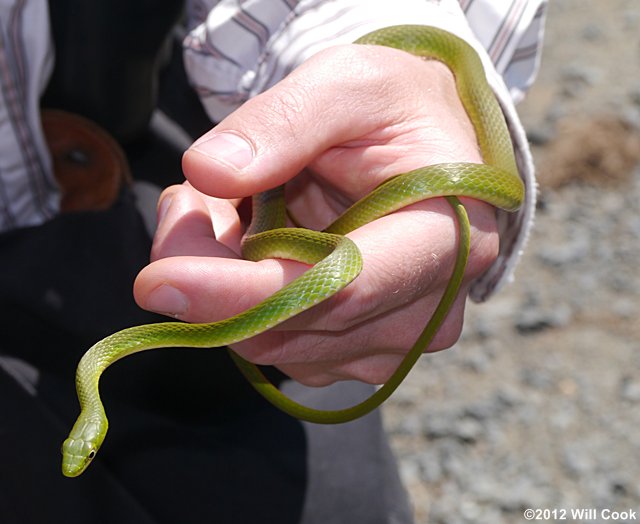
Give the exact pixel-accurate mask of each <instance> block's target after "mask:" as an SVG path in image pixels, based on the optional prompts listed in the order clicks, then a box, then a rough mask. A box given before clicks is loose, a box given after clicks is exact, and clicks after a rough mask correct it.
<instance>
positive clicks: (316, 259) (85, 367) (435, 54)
mask: <svg viewBox="0 0 640 524" xmlns="http://www.w3.org/2000/svg"><path fill="white" fill-rule="evenodd" d="M357 43H360V44H372V45H384V46H388V47H395V48H398V49H402V50H405V51H408V52H410V53H413V54H415V55H418V56H422V57H425V58H433V59H437V60H440V61H442V62H444V63H445V64H446V65H448V66H449V68H450V69H451V70H452V71H453V73H454V75H455V77H456V85H457V89H458V94H459V96H460V99H461V100H462V103H463V105H464V107H465V109H466V111H467V113H468V115H469V118H470V120H471V122H472V124H473V126H474V129H475V132H476V136H477V138H478V144H479V147H480V150H481V152H482V156H483V159H484V161H485V164H463V163H452V164H438V165H435V166H428V167H424V168H421V169H417V170H414V171H411V172H409V173H405V174H402V175H398V176H396V177H394V178H392V179H390V180H388V181H386V182H385V183H383V184H381V185H380V186H379V187H378V188H377V189H375V190H374V191H373V192H372V193H371V194H370V195H368V196H367V197H365V198H364V199H362V200H360V201H359V202H356V203H355V204H354V205H353V206H352V207H351V208H349V209H348V210H347V211H346V212H345V213H344V214H343V215H342V216H340V217H339V218H338V219H337V220H336V221H335V222H334V223H333V224H332V225H331V226H329V227H328V228H327V230H326V231H325V232H317V231H309V230H306V229H301V228H285V221H286V209H285V204H284V198H283V190H282V188H277V189H274V190H271V191H267V192H265V193H261V194H259V195H256V196H255V197H254V199H253V200H254V219H253V222H252V224H251V226H250V227H249V230H248V231H247V234H246V235H245V238H244V240H243V255H244V256H245V258H248V259H250V260H260V259H263V258H270V257H280V258H290V259H293V260H298V261H301V262H306V263H308V264H314V266H313V267H312V268H311V269H309V270H308V271H307V272H306V273H305V274H304V275H302V276H301V277H299V278H298V279H296V280H294V281H293V282H291V283H290V284H288V285H287V286H285V287H284V288H282V289H281V290H280V291H278V292H277V293H275V294H274V295H272V296H271V297H269V298H268V299H266V300H264V301H263V302H261V303H260V304H258V305H256V306H254V307H252V308H251V309H249V310H247V311H244V312H243V313H240V314H239V315H236V316H234V317H231V318H228V319H226V320H222V321H220V322H215V323H211V324H186V323H181V322H166V323H160V324H151V325H143V326H137V327H132V328H128V329H124V330H122V331H119V332H117V333H115V334H113V335H111V336H109V337H107V338H105V339H103V340H101V341H100V342H98V343H97V344H95V345H94V346H93V347H91V348H90V349H89V351H87V353H85V355H84V356H83V357H82V359H81V361H80V363H79V365H78V369H77V373H76V387H77V391H78V399H79V401H80V407H81V412H80V416H79V417H78V420H77V421H76V423H75V424H74V426H73V428H72V430H71V433H70V435H69V437H68V438H67V439H66V440H65V441H64V443H63V447H62V453H63V462H62V472H63V474H64V475H66V476H69V477H74V476H77V475H79V474H80V473H82V472H83V471H84V470H85V468H86V467H87V466H88V464H89V463H90V462H91V460H92V459H93V457H94V456H95V454H96V453H97V451H98V449H99V447H100V445H101V444H102V442H103V440H104V438H105V435H106V432H107V427H108V422H107V418H106V415H105V412H104V408H103V405H102V402H101V400H100V394H99V390H98V382H99V379H100V376H101V374H102V372H103V371H104V370H105V369H106V368H107V367H108V366H110V365H111V364H112V363H114V362H115V361H117V360H119V359H121V358H123V357H125V356H128V355H131V354H133V353H138V352H140V351H145V350H148V349H154V348H161V347H200V348H211V347H220V346H227V345H229V344H234V343H237V342H240V341H242V340H245V339H248V338H250V337H253V336H255V335H257V334H259V333H262V332H264V331H266V330H268V329H270V328H272V327H274V326H276V325H277V324H279V323H281V322H283V321H285V320H287V319H288V318H291V317H292V316H294V315H297V314H298V313H300V312H302V311H305V310H307V309H309V308H311V307H313V306H315V305H316V304H318V303H319V302H321V301H323V300H326V299H327V298H329V297H331V296H333V295H334V294H336V293H337V292H338V291H340V290H341V289H343V288H344V287H345V286H346V285H348V284H349V283H350V282H351V281H352V280H353V279H354V278H356V277H357V275H358V274H359V272H360V270H361V267H362V259H361V256H360V252H359V251H358V248H357V247H356V246H355V244H354V243H353V242H352V241H351V240H349V239H348V238H347V237H345V236H344V235H345V234H346V233H348V232H350V231H353V230H354V229H356V228H358V227H360V226H362V225H363V224H366V223H368V222H370V221H372V220H375V219H376V218H379V217H381V216H383V215H386V214H388V213H391V212H393V211H395V210H397V209H399V208H401V207H404V206H407V205H409V204H411V203H414V202H417V201H420V200H424V199H427V198H433V197H447V200H448V201H449V203H450V205H451V206H452V208H453V209H454V211H455V214H456V218H457V221H458V225H459V242H458V243H459V246H458V255H457V259H456V262H455V265H454V268H453V271H452V275H451V279H450V281H449V283H448V285H447V288H446V289H445V292H444V294H443V296H442V298H441V300H440V303H439V305H438V307H437V308H436V311H435V313H434V315H433V316H432V318H431V319H430V321H429V323H428V324H427V326H426V327H425V329H424V331H423V332H422V334H421V335H420V337H419V339H418V340H417V341H416V343H415V344H414V346H413V348H412V349H411V351H410V352H409V353H408V354H407V355H406V357H405V358H404V360H403V361H402V363H401V365H400V367H399V368H398V370H397V371H396V372H395V373H394V375H393V376H392V377H391V379H390V380H389V381H388V382H387V383H386V384H385V385H384V386H382V387H381V388H380V389H379V390H377V391H376V393H374V394H373V395H372V396H371V397H369V398H368V399H366V400H365V401H363V402H361V403H360V404H357V405H356V406H353V407H350V408H346V409H339V410H335V411H324V410H316V409H312V408H308V407H306V406H302V405H300V404H298V403H296V402H294V401H293V400H291V399H289V398H288V397H286V396H285V395H283V394H282V393H281V392H280V391H279V390H278V389H277V388H276V387H275V386H273V385H272V384H271V383H270V382H269V381H268V380H267V379H266V378H265V377H264V375H263V374H262V373H261V372H260V370H259V369H258V368H257V367H256V366H255V365H253V364H251V363H250V362H247V361H246V360H244V359H242V358H241V357H240V356H239V355H237V354H235V353H234V352H233V351H231V350H230V351H229V353H230V355H231V357H232V358H233V360H234V361H235V362H236V364H237V365H238V367H239V368H240V370H241V371H242V373H243V374H244V375H245V376H246V377H247V379H248V380H249V381H250V382H251V384H252V385H253V386H254V387H255V388H256V389H257V390H258V391H259V392H260V393H261V394H262V395H263V396H264V397H265V398H266V399H267V400H269V401H270V402H272V403H273V404H274V405H276V406H277V407H279V408H280V409H282V410H284V411H285V412H287V413H289V414H291V415H293V416H295V417H298V418H300V419H304V420H308V421H311V422H319V423H338V422H345V421H348V420H352V419H354V418H357V417H360V416H362V415H364V414H366V413H368V412H370V411H371V410H373V409H375V408H376V407H377V406H379V405H380V404H381V403H382V402H383V401H384V400H385V399H386V398H388V396H389V395H391V393H392V392H393V391H394V390H395V389H396V388H397V386H398V385H399V384H400V383H401V382H402V380H403V379H404V377H405V376H406V375H407V373H408V372H409V371H410V369H411V367H412V366H413V365H414V364H415V362H416V361H417V359H418V358H419V356H420V355H421V354H422V352H423V351H424V350H425V349H426V348H427V346H428V345H429V344H430V342H431V340H432V339H433V337H434V336H435V334H436V332H437V330H438V329H439V327H440V325H441V324H442V322H443V321H444V318H445V317H446V315H447V313H448V311H449V309H450V308H451V305H452V304H453V302H454V300H455V298H456V295H457V293H458V289H459V287H460V284H461V282H462V278H463V275H464V271H465V267H466V263H467V258H468V255H469V236H470V226H469V221H468V218H467V216H466V212H465V210H464V207H463V206H462V204H461V203H460V201H459V200H458V199H457V198H456V197H457V196H465V197H471V198H477V199H480V200H484V201H486V202H488V203H490V204H492V205H494V206H496V207H499V208H501V209H504V210H506V211H514V210H516V209H517V208H518V207H519V206H520V204H521V202H522V199H523V193H524V189H523V185H522V182H521V180H520V178H519V176H518V174H517V168H516V163H515V159H514V154H513V150H512V145H511V139H510V137H509V134H508V131H507V127H506V124H505V121H504V117H503V115H502V112H501V110H500V108H499V107H498V104H497V102H496V100H495V97H494V95H493V92H492V91H491V89H490V88H489V86H488V85H487V83H486V80H485V76H484V70H483V68H482V65H481V63H480V60H479V59H478V57H477V55H476V53H475V51H474V50H473V49H472V48H471V47H470V46H469V45H468V44H466V43H465V42H463V41H462V40H460V39H459V38H457V37H455V36H454V35H451V34H450V33H447V32H445V31H443V30H440V29H436V28H431V27H425V26H394V27H389V28H386V29H382V30H379V31H375V32H373V33H370V34H369V35H366V36H365V37H363V38H361V39H360V40H358V42H357Z"/></svg>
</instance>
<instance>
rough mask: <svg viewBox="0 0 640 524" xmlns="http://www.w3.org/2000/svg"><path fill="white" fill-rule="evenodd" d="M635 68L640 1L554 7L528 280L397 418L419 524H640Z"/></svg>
mask: <svg viewBox="0 0 640 524" xmlns="http://www.w3.org/2000/svg"><path fill="white" fill-rule="evenodd" d="M639 66H640V2H638V1H637V0H607V2H604V1H600V0H589V1H587V0H580V1H578V0H555V2H552V4H551V9H550V12H549V19H548V25H547V38H546V52H545V55H544V57H543V69H542V71H541V75H540V78H539V81H538V83H537V85H536V86H535V88H534V89H533V90H532V92H531V94H530V96H529V98H528V100H527V101H526V102H525V103H524V104H523V107H522V108H521V114H522V115H523V119H524V121H525V125H526V127H527V129H528V131H529V133H530V136H531V139H532V141H533V142H534V143H535V148H534V154H535V156H536V158H537V163H538V164H539V169H540V170H541V171H540V181H541V189H540V205H539V210H538V216H537V220H536V227H535V230H534V233H533V235H532V237H531V239H530V242H529V246H528V249H527V251H526V253H525V256H524V257H523V260H522V262H521V264H520V266H519V268H518V271H517V275H516V281H515V282H514V283H513V284H512V285H510V286H508V287H507V288H505V289H504V290H503V291H501V292H500V294H499V295H497V296H496V297H494V298H493V299H492V300H491V301H490V302H488V303H486V304H482V305H473V304H472V305H470V306H469V307H468V310H467V317H466V324H465V329H464V332H463V335H462V338H461V340H460V342H459V343H458V344H457V345H456V347H455V348H453V349H451V350H448V351H444V352H440V353H437V354H431V355H426V356H425V357H424V358H423V359H422V360H421V362H420V363H419V365H418V366H417V368H416V369H415V370H414V371H413V373H412V374H411V375H410V377H409V378H408V379H407V381H406V382H405V384H403V386H402V387H401V389H400V391H398V392H397V393H396V395H395V396H394V397H393V398H392V399H391V400H390V401H389V403H388V405H387V406H386V407H385V420H386V423H387V426H388V429H389V432H390V434H391V436H392V440H393V445H394V448H395V451H396V454H397V456H398V458H399V460H400V464H401V472H402V476H403V479H404V481H405V483H406V485H407V487H408V488H409V491H410V493H411V496H412V499H413V503H414V507H415V513H416V521H417V523H418V524H422V523H427V522H428V523H435V524H439V523H442V524H456V523H477V524H482V523H491V524H501V523H521V522H526V519H525V516H524V511H525V509H527V508H532V509H534V510H540V511H541V513H539V514H538V516H540V517H544V516H545V515H544V513H542V510H545V509H547V510H551V511H553V510H556V513H555V515H554V514H551V515H549V517H550V518H547V519H542V518H541V521H542V522H561V521H562V522H589V523H596V522H611V521H614V519H613V518H609V519H607V516H609V517H611V516H614V517H615V516H616V515H615V514H613V515H609V514H607V513H606V512H605V513H602V510H611V511H617V512H624V511H629V510H631V514H630V515H629V516H627V517H626V518H625V516H624V515H620V518H619V519H618V520H615V521H616V522H636V521H637V522H640V435H639V430H640V322H639V321H638V318H639V317H640V298H639V296H640V272H639V271H638V270H637V266H638V261H639V260H640V213H638V211H639V210H640V204H638V202H639V201H640V138H639V137H640V67H639ZM580 509H594V510H595V512H594V513H591V514H583V516H582V518H580V517H579V516H578V515H576V514H574V512H576V511H578V510H580ZM634 511H635V512H636V513H635V518H634V515H633V512H634ZM554 517H555V518H554ZM563 517H564V518H563Z"/></svg>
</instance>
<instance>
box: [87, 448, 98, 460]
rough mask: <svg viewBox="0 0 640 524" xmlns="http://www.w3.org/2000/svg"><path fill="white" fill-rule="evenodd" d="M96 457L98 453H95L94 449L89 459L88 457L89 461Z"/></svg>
mask: <svg viewBox="0 0 640 524" xmlns="http://www.w3.org/2000/svg"><path fill="white" fill-rule="evenodd" d="M95 456H96V452H95V450H94V449H92V450H91V452H90V453H89V455H88V457H87V458H88V459H89V460H91V459H92V458H93V457H95Z"/></svg>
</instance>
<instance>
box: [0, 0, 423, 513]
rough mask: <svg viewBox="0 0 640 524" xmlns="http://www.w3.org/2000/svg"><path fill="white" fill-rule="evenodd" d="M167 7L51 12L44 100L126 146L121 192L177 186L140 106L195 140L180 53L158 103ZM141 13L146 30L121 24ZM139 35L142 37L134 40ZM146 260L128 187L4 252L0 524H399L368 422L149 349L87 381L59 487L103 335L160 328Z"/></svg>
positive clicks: (200, 124) (384, 462)
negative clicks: (103, 416) (80, 371)
mask: <svg viewBox="0 0 640 524" xmlns="http://www.w3.org/2000/svg"><path fill="white" fill-rule="evenodd" d="M160 4H162V3H160ZM179 4H180V2H166V3H164V4H163V6H164V7H163V8H162V9H159V8H158V7H157V6H158V5H159V3H157V2H149V1H144V0H139V1H133V0H118V1H115V0H109V2H99V1H88V0H60V1H56V2H52V3H51V8H52V9H51V13H52V24H53V33H54V37H55V39H56V50H57V52H58V54H57V64H56V70H55V72H54V75H53V77H52V82H51V85H50V87H49V90H48V92H47V96H46V97H45V99H44V100H45V102H46V103H47V105H48V106H50V107H56V108H62V109H67V110H71V111H75V112H78V113H81V114H83V115H84V116H87V117H89V118H92V119H94V120H96V121H98V123H100V124H101V125H103V126H104V127H106V128H107V129H108V130H109V131H111V132H112V133H113V134H114V135H115V136H116V137H117V138H119V139H120V140H121V141H123V142H126V143H125V144H124V145H125V146H126V149H127V152H128V154H129V161H130V164H131V167H132V171H133V176H134V178H143V179H147V180H154V181H155V182H156V183H158V184H161V185H164V184H166V183H171V182H173V181H179V180H180V179H181V177H180V172H179V165H180V153H181V152H179V151H174V150H173V149H171V147H167V145H166V144H162V143H161V142H159V140H160V139H158V138H157V137H154V136H152V135H151V134H150V133H149V132H148V131H147V129H146V126H147V123H148V119H149V116H150V114H151V111H152V109H153V107H155V106H156V105H157V103H159V104H160V105H162V106H163V108H164V109H165V111H166V112H167V113H168V114H170V115H172V116H174V117H175V116H180V117H181V121H180V124H181V125H182V126H183V127H184V128H185V129H187V130H189V131H190V132H191V134H192V135H194V136H197V135H196V133H197V132H199V131H204V122H205V119H204V118H203V113H202V110H201V108H200V107H199V106H198V105H197V103H194V102H193V94H192V93H191V94H190V95H184V96H183V93H185V92H186V89H185V88H186V86H187V83H186V81H185V78H184V74H182V73H181V72H178V71H180V69H179V67H176V64H178V65H179V63H180V55H179V54H175V53H174V61H173V62H172V63H171V64H169V66H168V67H167V68H166V69H165V73H164V75H169V76H168V77H167V76H161V77H160V78H162V79H163V82H162V83H161V84H160V86H159V89H155V88H154V85H155V84H154V83H155V82H156V80H157V78H158V73H159V68H158V64H159V57H160V56H161V54H160V48H161V47H162V45H163V43H164V42H165V41H166V38H165V33H166V32H167V31H168V30H169V29H170V28H171V26H172V24H173V23H174V22H175V20H176V19H177V18H178V16H179V13H180V5H179ZM149 9H151V12H152V13H153V16H152V17H151V18H150V19H149V20H144V19H142V20H140V19H138V20H137V21H136V22H135V24H133V23H132V21H131V20H129V16H134V15H136V16H138V15H141V14H144V13H148V12H150V11H149ZM138 18H140V16H138ZM146 22H149V23H148V24H147V25H148V27H150V29H149V30H150V31H153V32H154V33H153V35H154V36H153V38H152V39H148V38H146V37H144V36H141V35H139V34H138V35H133V36H132V35H131V30H132V28H134V27H135V28H137V30H141V28H144V27H146V25H145V23H146ZM97 29H100V30H99V31H98V30H97ZM93 41H96V42H98V41H99V42H102V44H100V46H99V47H97V48H92V47H91V45H90V43H91V42H93ZM136 41H143V42H149V41H153V42H155V43H156V47H155V48H149V49H144V48H143V49H136V52H135V54H133V55H131V54H129V52H128V51H127V47H126V46H125V45H124V44H123V42H124V43H126V42H129V44H131V43H132V42H136ZM74 50H75V51H74ZM129 59H131V60H129ZM167 86H173V87H170V88H168V87H167ZM156 87H157V86H156ZM178 87H180V89H178ZM158 93H160V95H161V97H160V100H159V102H158V101H156V100H155V96H156V94H158ZM162 95H164V96H162ZM185 108H187V110H185ZM159 158H161V159H162V160H161V161H159V160H158V159H159ZM172 177H173V180H172ZM150 246H151V240H150V238H149V237H148V234H147V233H146V231H145V229H144V226H143V223H142V220H141V219H140V217H139V215H138V213H137V211H136V208H135V202H134V197H133V195H132V193H131V192H130V190H129V188H127V187H125V188H123V190H122V192H121V195H120V197H119V198H118V200H117V202H116V203H115V205H114V206H113V207H112V208H111V209H109V210H107V211H100V212H83V213H74V214H71V213H70V214H65V215H61V216H59V217H57V218H55V219H54V220H52V221H50V222H48V223H46V224H44V225H43V226H39V227H35V228H27V229H20V230H17V231H13V232H10V233H7V234H4V235H1V236H0V318H1V319H2V321H1V322H2V338H1V339H0V523H2V524H50V523H51V524H57V523H60V524H63V523H64V524H75V523H78V524H80V523H82V524H101V523H104V524H128V523H131V524H134V523H135V524H152V523H153V524H161V523H162V524H165V523H166V524H190V523H198V524H200V523H203V522H215V523H217V524H249V523H251V524H253V523H254V522H265V523H278V524H299V523H300V524H315V523H318V524H320V523H322V524H331V523H335V524H343V523H344V524H347V523H348V524H352V523H358V524H377V523H380V524H383V523H399V524H402V523H408V522H411V516H410V510H409V508H408V504H407V500H406V496H405V493H404V490H403V488H402V486H401V483H400V481H399V478H398V474H397V471H396V466H395V463H394V460H393V457H392V455H391V452H390V449H389V447H388V444H387V441H386V439H385V436H384V432H383V429H382V425H381V421H380V417H379V415H378V414H372V415H369V416H367V417H365V418H363V419H361V420H358V421H355V422H352V423H349V424H344V425H339V426H318V425H313V424H306V423H305V424H303V423H301V422H299V421H297V420H294V419H292V418H290V417H289V416H287V415H284V414H282V413H281V412H279V411H278V410H276V409H275V408H273V407H271V406H270V405H269V404H268V403H266V401H264V400H263V399H262V398H261V397H259V396H258V395H257V394H256V393H255V392H254V391H253V389H252V388H251V387H250V386H249V385H248V384H247V383H246V382H245V380H244V379H243V378H242V376H241V375H240V373H239V372H238V371H237V370H236V369H235V367H234V366H233V364H232V362H231V361H230V359H229V357H228V356H227V354H226V352H225V351H224V350H221V349H211V350H197V349H166V350H155V351H150V352H146V353H143V354H140V355H135V356H133V357H131V358H127V359H125V360H123V361H122V362H119V363H118V364H116V365H115V366H113V367H112V368H109V370H108V371H107V372H106V373H105V376H104V377H103V380H102V383H101V391H102V396H103V400H104V403H105V407H106V410H107V415H108V416H109V421H110V429H109V433H108V435H107V438H106V440H105V443H104V445H103V447H102V449H101V450H100V452H99V454H98V457H97V458H96V459H95V460H94V462H93V463H92V465H91V466H90V467H89V468H88V470H87V472H85V473H84V474H83V475H82V476H81V477H79V478H77V479H67V478H64V477H63V476H62V473H61V471H60V461H61V455H60V451H59V449H60V445H61V443H62V441H63V440H64V438H66V436H67V434H68V432H69V430H70V428H71V426H72V424H73V422H74V420H75V418H76V416H77V415H78V403H77V399H76V397H75V385H74V374H75V367H76V365H77V362H78V360H79V358H80V357H81V355H82V354H83V353H84V352H85V351H86V350H87V349H88V348H89V347H90V346H91V345H92V344H93V343H94V342H96V341H97V340H99V339H100V338H102V337H104V336H106V335H108V334H110V333H112V332H114V331H117V330H119V329H122V328H124V327H127V326H131V325H137V324H142V323H149V322H156V321H162V320H164V318H163V317H160V316H158V315H154V314H151V313H148V312H145V311H142V310H141V309H139V308H138V307H137V306H136V304H135V303H134V301H133V297H132V292H131V289H132V284H133V280H134V278H135V276H136V274H137V273H138V271H139V270H140V269H141V268H142V267H143V266H144V265H145V264H146V263H147V262H148V253H149V249H150ZM272 375H273V376H274V378H276V379H282V377H281V376H280V375H279V374H277V373H275V372H274V373H272ZM281 386H282V387H283V388H284V389H285V390H286V391H287V392H288V393H291V394H292V395H294V396H297V397H298V398H301V395H304V396H306V397H307V398H305V400H304V401H305V402H308V403H310V404H313V405H316V406H318V407H337V406H342V405H349V404H352V403H355V402H356V401H358V400H361V399H362V398H364V397H365V396H367V395H368V394H370V393H371V392H372V388H371V387H369V386H366V385H363V384H356V383H353V384H340V385H338V386H336V387H332V388H327V389H320V390H318V389H315V390H306V389H304V388H301V387H300V386H298V385H296V384H294V383H292V382H290V381H287V380H285V381H284V382H282V383H281Z"/></svg>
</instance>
